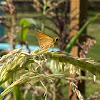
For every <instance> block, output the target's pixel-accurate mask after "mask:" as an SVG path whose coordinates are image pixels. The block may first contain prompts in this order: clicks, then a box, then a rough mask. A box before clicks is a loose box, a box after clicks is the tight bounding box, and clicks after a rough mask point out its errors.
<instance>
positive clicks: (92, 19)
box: [65, 14, 100, 52]
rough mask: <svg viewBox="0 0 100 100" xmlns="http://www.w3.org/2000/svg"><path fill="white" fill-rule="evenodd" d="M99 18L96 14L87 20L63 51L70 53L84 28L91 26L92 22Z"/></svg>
mask: <svg viewBox="0 0 100 100" xmlns="http://www.w3.org/2000/svg"><path fill="white" fill-rule="evenodd" d="M99 16H100V14H97V15H96V16H94V17H93V18H91V19H90V20H88V21H87V22H86V23H85V24H84V25H83V26H82V28H81V29H80V30H79V31H78V32H77V33H76V35H75V36H74V37H73V38H72V39H71V41H70V42H69V44H68V45H67V46H66V48H65V51H67V52H70V51H71V49H72V47H73V46H74V45H75V43H76V40H77V39H78V38H79V37H80V35H81V34H82V32H83V31H84V30H85V29H86V27H87V26H88V25H89V24H91V23H92V22H93V21H95V20H96V19H97V18H98V17H99Z"/></svg>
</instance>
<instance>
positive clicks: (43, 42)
mask: <svg viewBox="0 0 100 100" xmlns="http://www.w3.org/2000/svg"><path fill="white" fill-rule="evenodd" d="M36 36H37V39H38V42H39V45H40V47H41V48H42V49H47V48H50V47H53V46H54V43H53V38H52V37H50V36H48V35H46V34H44V33H42V32H40V31H37V32H36Z"/></svg>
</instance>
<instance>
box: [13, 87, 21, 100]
mask: <svg viewBox="0 0 100 100" xmlns="http://www.w3.org/2000/svg"><path fill="white" fill-rule="evenodd" d="M13 96H14V100H21V91H20V85H16V86H14V88H13Z"/></svg>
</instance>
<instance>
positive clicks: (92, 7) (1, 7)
mask: <svg viewBox="0 0 100 100" xmlns="http://www.w3.org/2000/svg"><path fill="white" fill-rule="evenodd" d="M99 13H100V0H0V15H1V16H0V24H1V25H0V35H1V36H0V37H1V40H0V41H1V42H2V43H10V44H11V45H12V47H13V49H14V48H15V47H14V46H15V45H17V44H21V45H26V47H27V46H29V45H31V46H39V44H38V40H37V38H36V35H35V32H36V31H37V30H41V31H42V32H44V33H45V34H47V35H49V36H52V37H56V36H58V37H60V43H59V45H58V46H56V48H59V49H60V50H61V51H64V50H65V49H66V45H67V44H68V43H69V42H70V40H71V38H72V37H73V36H74V35H75V34H76V33H77V32H78V31H79V30H80V29H81V28H82V26H83V25H84V24H85V23H86V22H87V21H88V20H90V19H91V18H93V17H94V16H96V15H97V14H99ZM10 18H11V19H10ZM23 21H24V22H25V21H26V23H23ZM25 25H26V26H25ZM27 25H28V26H27ZM23 27H24V28H25V27H26V30H25V32H26V33H25V35H23V31H21V29H22V28H23ZM82 34H83V35H82ZM82 34H81V36H80V37H79V39H78V41H77V42H76V43H75V47H74V49H72V50H71V52H70V54H71V55H72V56H73V57H83V58H84V57H88V58H91V59H94V60H95V61H97V62H100V17H98V18H97V19H96V20H95V21H94V22H93V23H91V24H89V26H88V27H86V29H85V30H84V31H83V32H82ZM90 39H93V41H92V42H88V43H87V44H84V42H86V41H88V40H90ZM94 41H96V43H95V42H94ZM84 45H85V46H84ZM91 45H92V47H91V48H90V47H89V46H91ZM84 48H86V49H85V50H84ZM27 49H28V50H29V48H28V47H27ZM82 50H83V51H82ZM65 51H66V50H65ZM80 52H81V53H80ZM85 74H86V76H89V77H93V75H91V74H87V73H85ZM85 74H84V72H83V75H85ZM71 77H72V76H71ZM97 79H99V77H97ZM99 85H100V84H97V83H95V82H93V81H92V82H91V81H85V85H84V82H83V88H84V87H85V88H84V89H83V88H82V91H81V92H82V93H83V95H84V96H85V100H100V86H99ZM80 86H81V85H80ZM66 87H67V89H65V87H63V88H61V89H62V90H61V91H62V93H63V95H64V98H63V99H62V100H67V99H68V92H69V91H70V89H69V91H68V86H66ZM81 87H82V86H81ZM40 92H41V91H40ZM35 95H36V96H37V97H39V94H38V93H35ZM95 95H97V96H95ZM61 96H62V95H61ZM49 99H50V98H49ZM71 99H72V97H71ZM26 100H40V98H37V99H32V91H31V92H30V93H28V95H27V99H26ZM41 100H43V99H41ZM50 100H55V99H50ZM57 100H58V99H57ZM59 100H61V99H59ZM72 100H76V99H75V98H74V99H72Z"/></svg>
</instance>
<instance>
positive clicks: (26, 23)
mask: <svg viewBox="0 0 100 100" xmlns="http://www.w3.org/2000/svg"><path fill="white" fill-rule="evenodd" d="M20 26H21V31H20V39H21V40H22V41H25V38H26V35H27V31H28V29H29V28H31V27H32V28H37V29H39V28H40V26H39V25H38V24H37V23H36V21H35V20H34V19H32V18H22V19H21V21H20Z"/></svg>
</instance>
